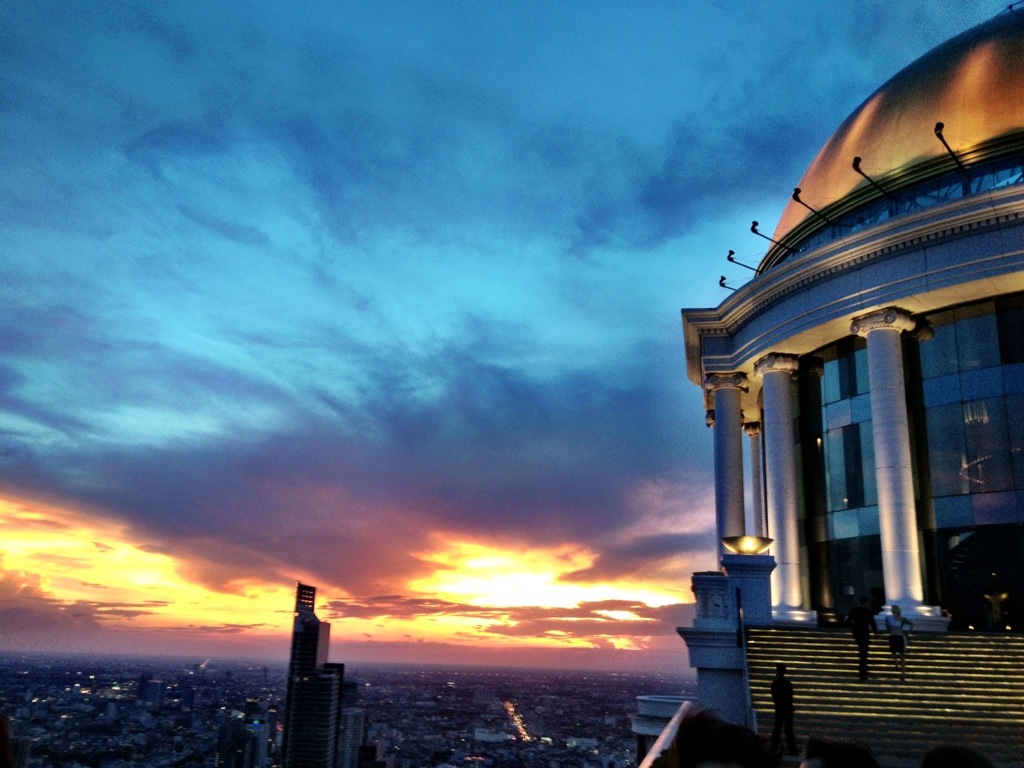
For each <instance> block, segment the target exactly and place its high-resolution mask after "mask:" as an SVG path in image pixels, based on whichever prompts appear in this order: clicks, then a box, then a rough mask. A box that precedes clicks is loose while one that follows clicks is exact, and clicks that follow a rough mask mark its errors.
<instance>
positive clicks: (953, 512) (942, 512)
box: [933, 496, 974, 528]
mask: <svg viewBox="0 0 1024 768" xmlns="http://www.w3.org/2000/svg"><path fill="white" fill-rule="evenodd" d="M933 503H934V505H935V527H936V528H963V527H965V526H969V525H974V510H973V508H972V507H971V497H970V496H944V497H942V498H939V499H934V500H933Z"/></svg>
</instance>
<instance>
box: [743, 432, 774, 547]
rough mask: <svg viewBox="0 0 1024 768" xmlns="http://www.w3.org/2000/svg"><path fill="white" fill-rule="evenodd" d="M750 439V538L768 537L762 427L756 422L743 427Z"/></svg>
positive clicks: (748, 527)
mask: <svg viewBox="0 0 1024 768" xmlns="http://www.w3.org/2000/svg"><path fill="white" fill-rule="evenodd" d="M743 431H744V432H746V433H747V437H749V438H750V497H751V502H752V503H751V507H752V509H751V519H750V521H749V522H748V523H747V530H746V533H747V535H748V536H767V535H768V534H766V533H765V532H764V529H765V525H764V493H763V478H764V467H763V465H762V464H761V425H760V424H758V423H757V422H756V421H752V422H749V423H747V424H744V425H743Z"/></svg>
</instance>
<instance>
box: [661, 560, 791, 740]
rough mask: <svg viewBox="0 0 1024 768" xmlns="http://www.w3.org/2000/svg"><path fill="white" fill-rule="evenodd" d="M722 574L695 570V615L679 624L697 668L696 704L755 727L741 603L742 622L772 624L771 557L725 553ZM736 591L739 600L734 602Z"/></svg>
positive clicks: (732, 721) (749, 726) (753, 624)
mask: <svg viewBox="0 0 1024 768" xmlns="http://www.w3.org/2000/svg"><path fill="white" fill-rule="evenodd" d="M722 565H723V567H724V568H725V571H726V573H721V572H719V571H703V572H700V573H695V574H693V581H692V585H693V594H694V596H695V597H696V600H697V613H696V616H695V617H694V620H693V626H692V627H678V628H677V630H676V631H677V632H679V635H680V637H682V638H683V640H684V641H685V642H686V647H687V648H688V649H689V652H690V666H691V667H694V668H696V670H697V702H698V704H699V706H700V707H701V708H702V709H709V710H713V711H714V712H715V713H716V714H717V715H718V716H719V717H721V718H722V719H723V720H727V721H728V722H730V723H737V724H739V725H745V726H747V727H748V728H753V727H754V726H755V719H754V712H753V709H752V707H751V704H750V688H749V682H748V680H747V669H746V658H745V656H744V654H745V648H744V645H743V642H742V638H741V636H740V632H739V628H740V625H739V616H738V607H739V604H742V606H743V614H744V620H745V623H746V624H748V625H750V626H768V625H770V624H771V623H772V603H771V585H770V578H771V572H772V569H774V568H775V559H774V558H773V557H771V556H770V555H724V556H723V557H722ZM737 590H739V603H737Z"/></svg>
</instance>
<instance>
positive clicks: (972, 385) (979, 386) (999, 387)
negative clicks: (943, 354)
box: [960, 367, 1003, 400]
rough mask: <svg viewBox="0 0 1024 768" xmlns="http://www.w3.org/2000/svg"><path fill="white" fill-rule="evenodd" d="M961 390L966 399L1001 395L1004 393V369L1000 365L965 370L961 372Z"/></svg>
mask: <svg viewBox="0 0 1024 768" xmlns="http://www.w3.org/2000/svg"><path fill="white" fill-rule="evenodd" d="M960 391H961V392H962V393H963V399H964V400H977V399H979V398H982V397H999V396H1001V395H1002V394H1003V371H1002V369H1001V368H999V367H996V368H982V369H981V370H977V371H964V372H963V373H961V374H960Z"/></svg>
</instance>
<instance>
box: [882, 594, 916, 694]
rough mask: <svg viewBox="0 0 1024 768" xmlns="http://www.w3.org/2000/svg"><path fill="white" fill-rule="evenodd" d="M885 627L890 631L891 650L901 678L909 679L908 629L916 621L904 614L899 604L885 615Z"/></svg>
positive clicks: (911, 627) (912, 626)
mask: <svg viewBox="0 0 1024 768" xmlns="http://www.w3.org/2000/svg"><path fill="white" fill-rule="evenodd" d="M885 628H886V629H887V630H888V631H889V650H890V651H891V652H892V660H893V663H895V664H896V669H898V670H899V671H900V680H904V681H905V680H906V679H907V631H908V630H911V629H913V628H914V622H912V621H911V620H910V619H908V618H906V617H905V616H904V615H903V611H902V610H900V607H899V606H898V605H894V606H893V607H892V613H890V614H889V615H887V616H886V617H885Z"/></svg>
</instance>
